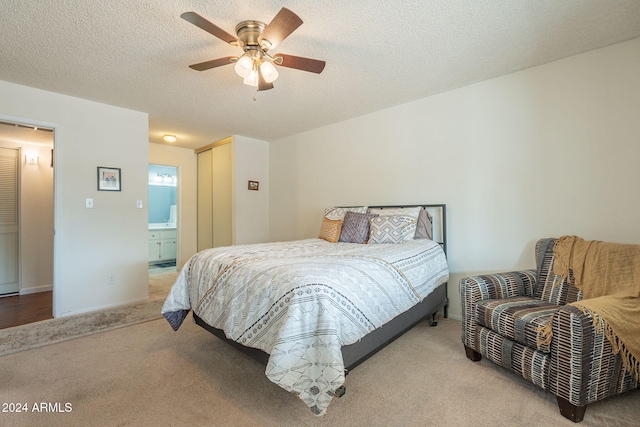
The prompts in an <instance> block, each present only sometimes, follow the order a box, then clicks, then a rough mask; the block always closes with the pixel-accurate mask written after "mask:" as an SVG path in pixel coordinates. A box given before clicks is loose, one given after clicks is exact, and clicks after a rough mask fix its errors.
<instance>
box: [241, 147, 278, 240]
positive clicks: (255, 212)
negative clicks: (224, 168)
mask: <svg viewBox="0 0 640 427" xmlns="http://www.w3.org/2000/svg"><path fill="white" fill-rule="evenodd" d="M268 159H269V143H268V142H266V141H261V140H257V139H252V138H248V137H245V136H241V135H234V136H233V160H232V162H233V165H234V166H233V174H234V180H233V181H234V188H233V193H234V194H235V197H234V198H233V200H234V203H235V205H234V208H233V212H234V218H235V221H234V231H233V242H234V243H235V244H237V245H242V244H248V243H262V242H267V241H269V160H268ZM249 181H258V182H259V187H258V191H255V190H249V188H248V184H249Z"/></svg>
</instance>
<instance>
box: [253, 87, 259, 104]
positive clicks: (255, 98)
mask: <svg viewBox="0 0 640 427" xmlns="http://www.w3.org/2000/svg"><path fill="white" fill-rule="evenodd" d="M258 92H259V89H258V87H257V86H256V93H255V95H253V100H254V101H257V100H258Z"/></svg>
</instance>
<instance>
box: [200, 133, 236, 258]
mask: <svg viewBox="0 0 640 427" xmlns="http://www.w3.org/2000/svg"><path fill="white" fill-rule="evenodd" d="M210 147H211V148H208V147H207V148H204V149H202V151H199V152H198V251H201V250H204V249H208V248H215V247H218V246H229V245H232V244H233V214H232V212H233V206H232V203H233V175H232V173H233V165H232V158H233V145H232V142H231V139H230V138H229V139H226V140H222V141H219V142H217V143H215V144H212V145H211V146H210Z"/></svg>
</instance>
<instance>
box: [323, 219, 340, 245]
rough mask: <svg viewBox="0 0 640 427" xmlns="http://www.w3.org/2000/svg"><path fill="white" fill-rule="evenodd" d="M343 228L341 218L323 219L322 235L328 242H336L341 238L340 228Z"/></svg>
mask: <svg viewBox="0 0 640 427" xmlns="http://www.w3.org/2000/svg"><path fill="white" fill-rule="evenodd" d="M341 228H342V221H341V220H339V219H327V218H324V219H323V220H322V227H320V236H318V237H320V238H321V239H324V240H326V241H327V242H331V243H335V242H337V241H338V239H339V238H340V229H341Z"/></svg>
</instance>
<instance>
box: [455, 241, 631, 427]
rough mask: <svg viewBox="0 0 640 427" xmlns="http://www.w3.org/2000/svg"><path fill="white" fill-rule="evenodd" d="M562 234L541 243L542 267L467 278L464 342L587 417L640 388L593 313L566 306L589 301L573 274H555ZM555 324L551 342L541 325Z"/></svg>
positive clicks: (473, 355) (474, 355)
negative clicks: (595, 407)
mask: <svg viewBox="0 0 640 427" xmlns="http://www.w3.org/2000/svg"><path fill="white" fill-rule="evenodd" d="M555 240H556V239H542V240H540V241H538V242H537V244H536V246H535V259H536V269H535V270H533V269H532V270H524V271H514V272H508V273H497V274H489V275H481V276H474V277H466V278H464V279H462V280H461V281H460V294H461V301H462V342H463V344H464V348H465V351H466V354H467V357H468V358H469V359H471V360H472V361H478V360H480V359H481V357H482V356H484V357H486V358H488V359H489V360H491V361H492V362H494V363H496V364H498V365H500V366H502V367H504V368H507V369H509V370H511V371H513V372H515V373H517V374H518V375H520V376H522V377H523V378H525V379H527V380H529V381H531V382H532V383H534V384H535V385H537V386H539V387H541V388H543V389H544V390H547V391H548V392H550V393H553V394H554V395H555V396H556V398H557V401H558V406H559V409H560V413H561V414H562V415H563V416H564V417H566V418H568V419H570V420H571V421H573V422H579V421H582V419H583V417H584V413H585V409H586V407H587V405H588V404H590V403H593V402H595V401H598V400H601V399H604V398H606V397H608V396H611V395H615V394H619V393H622V392H625V391H627V390H630V389H634V388H638V381H637V380H636V379H635V378H634V377H633V376H631V375H630V374H629V373H628V372H627V371H626V370H625V368H624V367H623V366H622V361H621V358H620V356H619V355H614V354H613V352H612V348H611V344H610V343H609V341H608V340H607V339H606V338H605V337H604V335H603V334H602V332H601V331H598V332H596V330H595V328H594V322H593V319H592V318H591V316H590V315H588V314H584V313H583V312H582V311H581V310H580V309H579V308H577V307H574V306H571V305H567V304H568V303H571V302H575V301H578V300H582V291H580V290H578V289H577V288H576V287H575V286H573V285H572V280H571V279H572V277H570V278H569V279H565V280H562V282H561V283H559V284H558V283H556V282H558V281H559V277H557V276H555V275H554V274H553V272H552V271H551V267H552V265H553V258H554V252H553V247H554V244H555ZM548 322H552V328H553V329H552V331H553V335H552V339H551V341H550V342H547V343H545V342H544V341H545V340H544V339H543V337H541V336H540V333H541V330H542V329H541V327H542V326H544V325H546V324H547V323H548Z"/></svg>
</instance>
